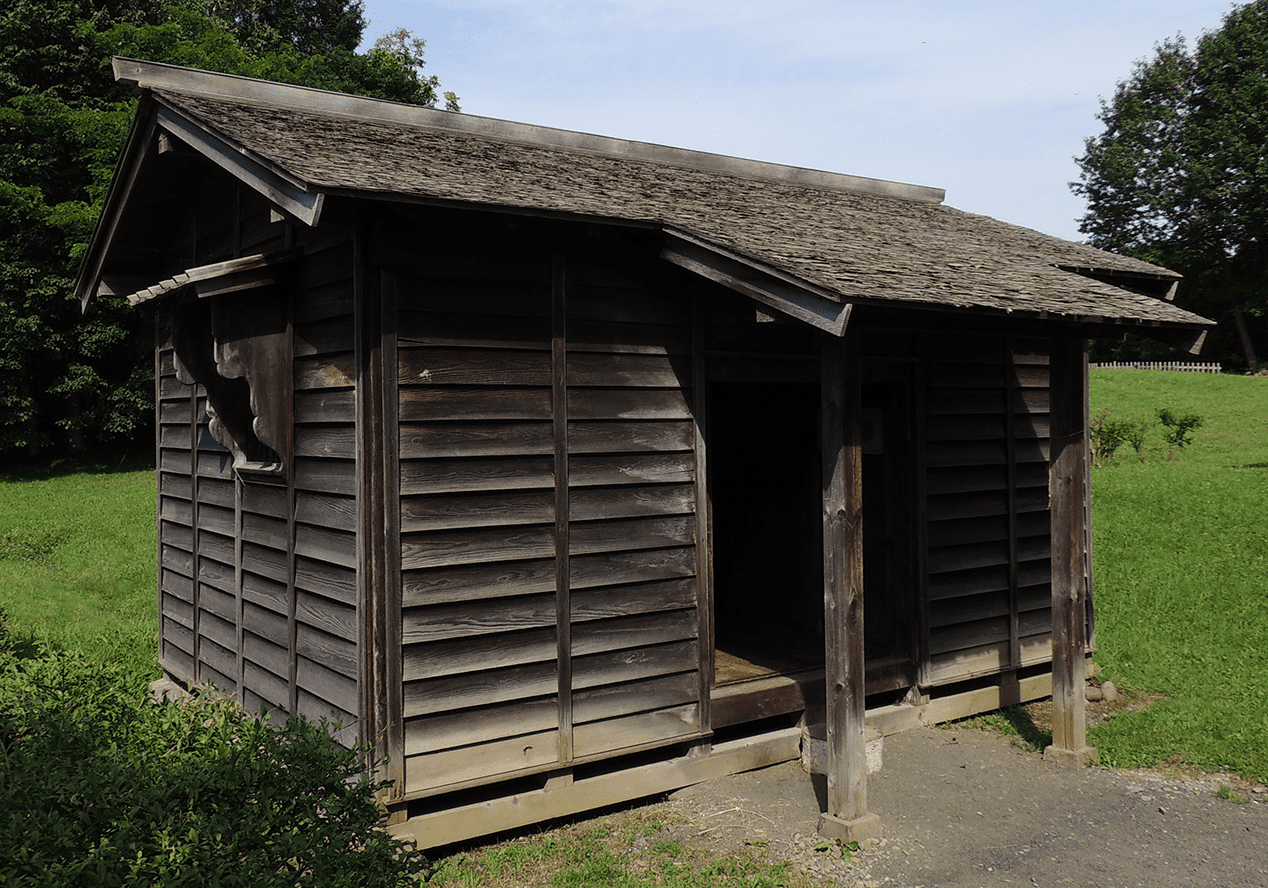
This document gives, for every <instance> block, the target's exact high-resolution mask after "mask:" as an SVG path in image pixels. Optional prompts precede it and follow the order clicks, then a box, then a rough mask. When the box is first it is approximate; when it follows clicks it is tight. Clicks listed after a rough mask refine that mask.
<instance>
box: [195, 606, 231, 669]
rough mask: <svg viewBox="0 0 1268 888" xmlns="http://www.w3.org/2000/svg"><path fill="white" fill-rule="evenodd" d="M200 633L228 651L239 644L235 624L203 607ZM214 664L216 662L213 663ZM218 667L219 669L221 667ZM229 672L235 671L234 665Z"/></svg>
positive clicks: (200, 616)
mask: <svg viewBox="0 0 1268 888" xmlns="http://www.w3.org/2000/svg"><path fill="white" fill-rule="evenodd" d="M198 634H199V635H201V636H202V637H203V638H209V639H211V640H212V641H214V642H216V644H218V645H220V646H221V647H223V648H224V649H225V650H226V651H232V650H234V649H235V648H236V647H237V645H238V630H237V629H236V628H235V626H234V624H233V623H231V622H229V621H228V620H225V619H221V618H220V617H218V616H216V615H215V614H214V613H212V612H210V611H208V610H206V609H202V611H201V613H200V614H199V615H198ZM212 665H215V664H214V663H213V664H212ZM216 668H218V669H219V668H221V667H216ZM221 671H222V672H223V671H224V670H223V669H221ZM229 672H230V673H232V672H233V669H232V667H231V668H230V670H229Z"/></svg>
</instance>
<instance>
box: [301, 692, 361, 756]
mask: <svg viewBox="0 0 1268 888" xmlns="http://www.w3.org/2000/svg"><path fill="white" fill-rule="evenodd" d="M295 711H296V712H298V713H299V714H300V715H301V716H303V717H304V718H306V719H308V720H309V721H310V722H313V723H315V724H316V723H322V722H324V723H325V724H326V725H327V730H329V731H330V735H331V736H332V737H334V739H335V742H336V743H339V744H340V745H342V746H346V747H349V748H351V747H353V746H356V744H357V743H358V742H360V740H361V732H360V723H359V721H358V719H357V714H356V712H350V711H348V710H346V709H343V708H341V707H339V706H337V705H335V704H334V703H332V702H330V701H329V700H326V699H324V698H323V697H321V696H318V695H317V694H312V693H309V692H308V691H307V690H305V689H304V688H299V689H298V690H297V691H296V694H295Z"/></svg>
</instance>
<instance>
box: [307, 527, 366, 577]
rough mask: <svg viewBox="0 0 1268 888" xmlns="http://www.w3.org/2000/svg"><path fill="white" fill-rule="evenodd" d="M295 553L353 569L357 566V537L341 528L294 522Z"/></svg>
mask: <svg viewBox="0 0 1268 888" xmlns="http://www.w3.org/2000/svg"><path fill="white" fill-rule="evenodd" d="M295 553H296V554H297V555H304V556H306V557H308V558H313V559H315V560H318V561H326V562H329V563H331V564H338V565H340V566H341V567H350V568H353V569H355V568H356V567H357V538H356V535H355V534H351V533H345V532H344V531H341V530H331V529H330V528H326V527H313V526H311V525H308V524H296V525H295Z"/></svg>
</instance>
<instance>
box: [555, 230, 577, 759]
mask: <svg viewBox="0 0 1268 888" xmlns="http://www.w3.org/2000/svg"><path fill="white" fill-rule="evenodd" d="M567 318H568V293H567V254H566V252H565V249H564V247H563V245H562V244H560V245H556V247H555V248H554V250H553V252H552V256H551V417H552V419H553V422H554V429H553V431H554V439H555V626H556V630H555V631H556V636H555V638H556V651H555V655H556V658H557V662H558V674H559V762H560V764H568V763H569V762H571V761H572V754H573V753H572V573H571V557H570V555H569V551H568V550H569V548H570V546H571V538H570V536H569V521H570V517H571V516H570V510H569V501H568V349H567Z"/></svg>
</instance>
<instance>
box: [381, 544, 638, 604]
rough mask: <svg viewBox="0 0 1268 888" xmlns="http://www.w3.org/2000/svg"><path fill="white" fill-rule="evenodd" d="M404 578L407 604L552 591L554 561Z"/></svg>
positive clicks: (466, 568)
mask: <svg viewBox="0 0 1268 888" xmlns="http://www.w3.org/2000/svg"><path fill="white" fill-rule="evenodd" d="M598 557H610V556H598ZM574 570H575V568H574ZM600 570H601V568H600ZM401 581H402V582H401V585H402V596H403V601H404V606H405V607H414V606H419V605H427V604H441V603H449V602H456V601H471V600H479V599H483V598H497V597H503V596H515V595H527V594H531V593H534V592H553V591H554V590H555V561H554V559H553V558H550V559H541V560H538V561H513V562H504V563H501V564H480V565H472V566H464V567H448V568H441V569H439V570H411V571H406V572H405V573H404V574H402V577H401ZM631 581H632V580H631ZM618 582H619V580H618ZM574 585H575V584H574Z"/></svg>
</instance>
